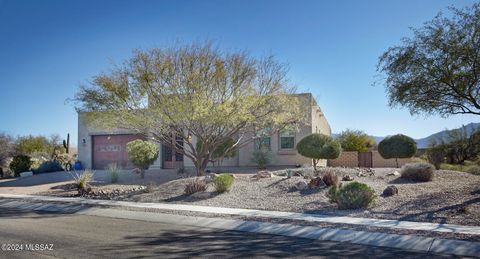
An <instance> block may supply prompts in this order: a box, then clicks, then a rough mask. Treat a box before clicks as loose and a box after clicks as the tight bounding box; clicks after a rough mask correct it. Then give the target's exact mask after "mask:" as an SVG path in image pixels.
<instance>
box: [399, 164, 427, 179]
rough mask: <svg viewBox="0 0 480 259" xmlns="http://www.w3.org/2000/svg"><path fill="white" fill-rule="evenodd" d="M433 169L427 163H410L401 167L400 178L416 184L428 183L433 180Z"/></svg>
mask: <svg viewBox="0 0 480 259" xmlns="http://www.w3.org/2000/svg"><path fill="white" fill-rule="evenodd" d="M434 170H435V167H433V165H431V164H429V163H410V164H406V165H404V166H402V169H401V170H400V175H401V176H400V177H401V178H404V179H408V180H412V181H416V182H428V181H431V180H432V179H433V172H434Z"/></svg>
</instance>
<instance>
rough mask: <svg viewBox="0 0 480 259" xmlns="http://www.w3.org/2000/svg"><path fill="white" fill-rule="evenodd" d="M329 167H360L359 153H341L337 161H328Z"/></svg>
mask: <svg viewBox="0 0 480 259" xmlns="http://www.w3.org/2000/svg"><path fill="white" fill-rule="evenodd" d="M328 166H346V167H357V166H358V152H356V151H344V152H342V153H340V156H339V157H338V158H337V159H330V160H328Z"/></svg>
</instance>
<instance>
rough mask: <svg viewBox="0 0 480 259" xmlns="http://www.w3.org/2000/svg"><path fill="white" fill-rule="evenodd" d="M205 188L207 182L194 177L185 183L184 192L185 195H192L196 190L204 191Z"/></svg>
mask: <svg viewBox="0 0 480 259" xmlns="http://www.w3.org/2000/svg"><path fill="white" fill-rule="evenodd" d="M206 190H207V183H206V182H205V180H200V179H199V178H198V177H195V178H194V179H193V180H191V181H189V182H188V183H187V184H186V185H185V190H184V193H185V195H192V194H194V193H197V192H204V191H206Z"/></svg>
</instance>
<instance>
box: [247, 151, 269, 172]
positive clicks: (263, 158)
mask: <svg viewBox="0 0 480 259" xmlns="http://www.w3.org/2000/svg"><path fill="white" fill-rule="evenodd" d="M251 160H252V162H253V163H255V164H257V165H258V168H260V169H265V166H266V165H268V164H270V163H271V162H272V153H271V152H270V151H269V150H268V149H265V148H260V149H256V150H254V151H253V152H252V159H251Z"/></svg>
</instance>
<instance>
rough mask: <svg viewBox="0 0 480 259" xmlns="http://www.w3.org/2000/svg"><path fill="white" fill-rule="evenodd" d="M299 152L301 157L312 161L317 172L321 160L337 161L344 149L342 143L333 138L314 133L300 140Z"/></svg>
mask: <svg viewBox="0 0 480 259" xmlns="http://www.w3.org/2000/svg"><path fill="white" fill-rule="evenodd" d="M297 150H298V153H299V154H300V155H302V156H304V157H308V158H311V159H312V161H313V168H314V169H315V170H316V169H317V163H318V160H319V159H335V158H337V157H338V156H339V155H340V152H341V150H342V149H341V147H340V143H338V142H337V141H336V140H334V139H333V138H332V137H330V136H327V135H324V134H319V133H314V134H310V135H308V136H306V137H304V138H303V139H302V140H300V142H298V144H297Z"/></svg>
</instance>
